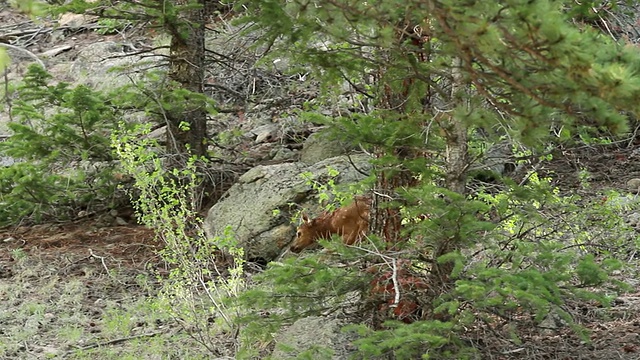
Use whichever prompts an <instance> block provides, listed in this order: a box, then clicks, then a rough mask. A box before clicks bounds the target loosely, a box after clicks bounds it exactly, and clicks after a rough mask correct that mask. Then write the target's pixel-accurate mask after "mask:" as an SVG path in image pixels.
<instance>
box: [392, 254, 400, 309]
mask: <svg viewBox="0 0 640 360" xmlns="http://www.w3.org/2000/svg"><path fill="white" fill-rule="evenodd" d="M396 262H397V260H396V259H391V264H392V265H393V273H392V274H391V281H393V289H394V290H395V293H396V294H395V296H394V298H393V304H391V305H389V307H390V308H394V307H398V304H399V303H400V285H399V284H398V265H397V263H396Z"/></svg>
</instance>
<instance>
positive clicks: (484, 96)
mask: <svg viewBox="0 0 640 360" xmlns="http://www.w3.org/2000/svg"><path fill="white" fill-rule="evenodd" d="M596 5H597V2H590V3H587V4H584V3H581V4H576V3H575V2H572V1H554V0H533V1H517V0H516V1H502V2H491V1H485V2H481V1H456V0H443V1H429V0H408V1H405V0H402V1H400V0H378V1H342V0H338V1H333V0H331V1H330V0H326V1H322V0H320V1H313V2H309V1H300V0H297V1H295V0H294V1H284V0H282V1H279V0H255V1H253V0H252V1H242V2H241V6H244V7H246V8H247V9H248V11H249V14H250V15H249V17H248V19H247V21H248V22H249V23H252V24H254V29H260V31H263V33H264V40H265V41H266V42H267V43H269V44H270V45H273V47H278V46H279V47H280V48H281V49H282V51H283V52H284V53H286V54H287V56H289V57H291V58H293V60H292V61H294V62H298V63H299V64H300V66H301V67H303V68H305V69H312V70H315V72H314V74H315V76H317V78H318V79H319V80H320V82H321V85H322V88H323V89H324V95H325V96H326V97H327V98H332V97H334V96H336V89H338V91H341V90H342V89H343V88H344V84H345V83H346V84H349V85H350V86H352V88H353V89H354V91H355V92H357V94H358V95H357V100H359V101H360V104H361V105H362V106H361V107H362V108H363V111H361V112H354V113H352V114H350V115H348V116H344V117H342V118H338V119H326V118H325V119H323V120H321V121H324V122H325V123H328V124H331V125H332V127H333V128H334V129H335V130H336V131H335V134H336V136H341V137H343V138H347V139H349V140H351V141H353V142H355V143H360V144H362V145H364V146H365V147H368V148H369V149H371V150H373V153H374V154H375V155H376V159H375V160H374V164H375V169H376V170H375V174H374V176H375V178H376V180H375V187H374V188H373V194H374V196H375V198H376V201H375V202H374V204H375V205H374V206H375V208H374V209H373V215H372V221H371V231H372V237H373V241H374V242H375V240H376V238H378V239H380V243H382V244H385V247H386V249H387V250H386V252H384V253H383V254H382V256H381V257H383V256H386V259H391V258H394V259H396V260H401V259H400V258H399V256H400V255H393V254H398V253H397V252H395V253H394V252H393V251H396V250H402V252H401V253H402V254H405V255H402V257H404V258H407V259H409V260H413V261H414V262H417V261H416V260H419V262H420V263H421V264H422V268H421V270H420V274H421V275H420V276H421V277H423V278H424V279H426V284H427V285H426V287H428V290H425V291H422V292H420V294H421V296H423V297H422V298H420V299H419V300H418V302H419V304H420V306H422V308H423V310H425V311H424V313H423V314H422V315H421V316H420V318H421V319H422V320H425V321H427V323H425V322H423V321H420V322H416V323H413V324H411V325H407V326H409V328H405V327H403V326H401V325H397V324H393V325H391V324H387V325H386V326H387V327H386V329H387V330H384V331H383V332H379V333H373V334H371V333H367V332H364V331H363V334H368V335H367V336H368V340H364V341H363V342H361V343H360V345H361V350H363V351H364V352H365V353H368V354H369V355H371V354H380V352H383V351H384V349H386V350H389V349H396V350H397V349H404V350H406V351H408V353H406V352H405V353H403V354H405V355H403V356H405V357H404V358H412V356H416V355H419V354H423V353H421V351H423V348H421V347H419V346H416V343H412V341H417V343H420V342H421V341H422V344H423V345H424V344H431V345H433V346H435V347H441V346H443V342H442V340H443V339H447V338H448V335H446V333H445V331H451V330H452V327H451V326H452V324H459V323H460V322H463V321H467V320H468V319H469V318H473V317H475V316H477V313H474V312H465V310H464V309H462V308H461V307H460V301H471V302H473V303H474V304H476V306H477V308H476V310H477V309H485V310H486V309H489V308H491V309H492V310H491V311H498V312H501V311H503V310H505V309H507V308H510V307H512V306H519V305H521V306H525V307H527V308H530V309H534V310H533V311H534V312H537V314H539V316H544V315H543V314H546V313H548V312H549V308H551V307H554V305H553V304H558V303H559V302H561V298H562V296H563V290H561V289H560V288H559V287H558V285H557V284H559V283H562V284H567V283H570V282H571V281H570V279H571V278H572V275H571V272H572V271H574V270H572V269H574V268H573V267H572V265H571V262H572V261H578V260H577V259H576V255H575V254H568V253H560V252H558V249H559V248H561V246H559V244H558V243H554V242H550V243H541V242H540V241H538V242H530V243H526V242H522V243H520V242H518V243H517V245H513V243H511V245H510V246H511V247H508V246H507V247H503V248H501V249H510V251H514V253H515V254H518V255H514V253H511V254H510V255H509V254H507V252H502V253H501V255H500V256H501V257H500V258H501V259H502V260H501V262H498V261H496V262H495V263H499V264H501V265H502V266H496V267H492V264H494V263H493V262H490V263H489V264H484V263H483V264H482V266H478V267H474V268H473V270H470V271H474V272H475V273H473V276H469V277H468V278H461V276H462V275H461V274H462V272H463V268H464V266H466V265H467V264H468V263H469V261H470V260H471V258H469V257H468V256H467V255H465V254H468V253H469V249H470V248H472V247H473V246H476V243H477V242H478V241H479V240H480V238H479V236H478V234H479V233H480V232H482V233H487V232H488V233H491V234H494V235H492V237H490V238H487V237H483V238H482V239H483V240H482V241H492V242H493V243H492V244H483V245H485V246H487V247H490V248H498V247H499V246H496V243H498V242H499V241H500V240H499V238H500V237H501V236H503V235H501V234H502V233H501V231H503V232H504V231H506V232H507V233H508V232H509V231H511V230H513V228H514V226H522V227H523V228H527V229H529V226H531V229H535V228H536V227H535V226H534V225H532V224H540V223H541V222H542V221H543V219H541V217H540V216H539V215H538V211H540V209H541V208H542V207H543V205H541V204H548V205H549V206H550V207H557V208H559V207H565V206H566V207H570V206H571V205H570V204H569V203H565V202H564V201H562V200H559V199H557V197H556V196H555V194H554V190H553V189H552V188H551V187H550V186H549V185H548V184H547V183H546V182H545V181H544V180H543V179H538V178H537V177H536V176H535V174H532V175H533V176H532V177H531V178H530V179H529V182H528V183H527V184H525V186H524V187H522V186H518V185H517V184H516V183H514V182H513V181H509V180H508V179H505V180H504V181H505V183H506V184H507V185H506V186H505V187H504V190H503V191H504V193H502V194H499V195H498V196H496V197H493V196H488V195H487V194H482V193H478V194H471V193H469V192H468V190H467V182H468V180H469V169H470V167H471V166H472V165H473V161H474V156H472V150H473V148H474V146H475V145H474V142H478V141H481V142H484V143H487V142H497V141H499V139H500V137H501V136H502V137H508V138H510V139H515V140H516V141H518V142H520V143H522V144H525V145H527V146H528V148H529V149H530V150H531V151H534V152H535V151H536V150H539V149H542V148H544V147H545V146H547V145H550V144H551V141H552V140H553V136H554V135H553V134H554V133H560V134H561V136H562V140H567V139H570V138H571V137H572V136H573V135H574V134H576V132H577V130H578V129H581V131H582V130H584V129H588V130H587V131H591V132H592V133H597V132H598V131H602V130H607V131H610V132H611V133H614V134H621V133H624V132H626V131H627V129H628V123H629V118H628V116H633V117H635V116H637V114H638V111H639V110H640V104H639V103H638V102H637V100H636V99H637V98H638V95H639V92H640V76H638V65H637V64H640V62H639V60H640V54H639V53H638V51H637V50H636V49H635V48H633V47H625V46H623V45H620V44H617V43H615V42H614V41H612V40H611V39H610V38H609V37H607V36H604V35H602V34H600V33H599V32H598V31H596V30H594V29H592V28H590V27H588V26H586V25H580V23H579V22H578V21H572V19H573V18H577V17H580V16H588V12H589V9H590V6H596ZM292 50H293V51H292ZM310 117H311V118H313V119H318V116H317V115H310ZM559 130H561V131H559ZM478 132H481V133H483V134H485V137H484V138H481V139H480V140H478V138H477V135H476V134H477V133H478ZM488 199H491V200H488ZM492 209H493V210H492ZM490 211H497V212H498V213H499V219H498V221H488V218H487V216H488V213H489V212H490ZM425 218H426V220H425ZM509 218H510V219H509ZM507 219H509V220H507ZM520 230H522V229H520ZM529 231H530V233H534V231H533V230H527V231H524V233H522V232H520V233H518V232H517V231H514V232H512V233H511V235H509V236H513V238H517V239H519V240H522V239H525V238H527V239H528V236H534V235H523V234H527V233H529ZM530 233H529V234H530ZM378 248H379V247H378ZM533 249H535V251H534V250H533ZM340 251H342V252H343V254H345V256H346V257H344V258H342V261H346V259H349V258H350V257H349V256H355V255H354V253H353V252H350V251H348V250H345V249H342V250H340ZM496 251H497V252H500V251H502V250H496ZM365 254H366V253H365ZM385 254H387V255H385ZM407 254H408V255H407ZM523 254H532V255H531V257H530V258H527V257H522V258H521V257H520V256H522V255H523ZM533 254H537V255H533ZM540 254H545V255H544V256H542V255H540ZM360 256H363V255H360ZM368 259H369V260H370V259H371V257H370V256H369V257H368ZM309 261H311V260H309V259H305V260H304V262H299V263H298V262H295V261H292V262H291V263H287V266H290V268H288V269H287V270H286V271H285V270H283V267H282V266H280V267H277V268H276V267H274V268H272V269H271V270H272V272H271V273H269V272H267V274H269V275H265V278H264V281H265V282H266V283H267V284H272V285H273V286H276V288H275V289H277V290H271V291H282V292H291V293H296V291H302V292H308V293H309V294H315V295H314V296H320V294H321V293H322V291H321V289H329V288H332V287H331V286H332V285H330V284H334V283H330V280H327V277H326V271H325V270H322V274H323V277H322V279H320V278H319V277H318V278H314V280H315V281H318V283H316V284H315V285H317V286H318V288H316V290H311V289H309V288H308V286H312V285H310V284H309V282H306V283H304V284H305V285H303V283H302V282H301V281H302V280H300V281H298V279H293V278H290V280H289V282H288V283H287V284H283V283H282V282H281V281H282V280H280V279H279V278H277V276H279V275H281V276H283V277H284V276H286V275H285V272H289V275H290V273H291V272H293V273H297V272H303V271H305V270H303V269H307V270H306V271H308V272H309V273H312V272H314V271H316V272H317V274H318V276H320V275H319V274H320V273H321V271H320V270H313V269H315V267H317V266H318V265H317V264H314V265H313V266H311V265H310V264H309ZM579 261H582V260H579ZM585 261H586V260H585ZM400 263H401V262H399V261H397V262H393V265H394V271H396V270H397V269H396V265H397V264H400ZM505 263H509V264H510V265H509V266H508V268H509V269H510V270H505V268H504V264H505ZM524 263H526V264H528V265H527V266H530V267H531V268H530V269H527V270H524V269H525V268H526V266H523V264H524ZM551 263H554V264H555V265H550V264H551ZM574 265H575V264H574ZM589 265H591V261H589ZM583 266H586V265H583ZM586 267H588V268H590V266H586ZM605 267H606V266H605ZM550 269H553V270H550ZM398 271H399V270H398ZM465 271H467V270H465ZM341 276H342V278H343V279H344V278H346V277H345V275H341ZM385 276H387V273H385V272H384V271H380V272H378V274H377V275H374V276H373V277H372V278H369V279H373V280H372V281H373V284H375V283H376V281H378V282H377V284H378V285H380V284H381V283H380V281H379V279H382V278H385ZM269 277H272V278H273V277H276V278H277V279H276V280H273V279H271V278H269ZM376 279H378V280H376ZM406 279H413V278H412V277H410V276H408V277H407V278H406ZM337 282H338V283H340V284H342V285H343V290H345V291H347V290H346V289H344V287H346V288H349V286H348V285H347V284H345V283H344V282H339V281H337ZM360 284H362V283H360ZM490 284H491V285H490ZM495 284H500V285H497V286H496V285H495ZM414 285H416V286H418V287H420V285H419V283H418V282H417V281H415V282H414ZM303 286H304V288H303ZM353 286H357V284H353ZM568 286H569V287H571V286H572V285H568ZM287 287H288V289H289V290H287ZM375 288H376V286H374V289H375ZM521 288H522V289H527V290H525V291H522V290H521ZM332 289H333V288H332ZM351 289H353V288H351ZM401 289H402V287H401ZM572 289H573V290H571V291H572V294H574V295H576V294H580V296H587V295H586V294H585V293H584V292H580V291H579V290H577V289H576V288H575V287H572ZM267 292H268V291H267ZM496 292H497V293H498V294H499V295H498V296H494V295H495V293H496ZM365 293H366V290H365ZM251 296H253V298H254V299H255V297H256V296H258V295H257V294H256V293H253V294H251ZM332 296H335V294H334V295H332ZM528 296H529V297H528ZM576 296H577V295H576ZM458 297H460V298H458ZM534 298H535V300H532V299H534ZM460 299H464V300H460ZM514 299H515V300H514ZM318 302H319V303H322V301H320V300H318ZM505 304H506V305H505ZM395 305H398V304H397V303H396V304H395ZM268 306H269V305H265V307H268ZM280 306H291V307H293V306H300V303H297V304H288V305H285V304H283V303H280ZM503 306H504V308H503ZM496 309H499V310H496ZM379 310H380V308H379V307H378V308H376V310H374V312H375V311H379ZM558 311H560V310H558ZM540 314H542V315H540ZM565 315H566V314H565ZM465 319H467V320H465ZM254 320H255V319H254ZM443 324H444V326H443ZM426 328H428V329H430V330H431V331H432V333H431V334H430V335H431V336H434V337H435V336H436V334H441V335H443V337H442V338H437V339H435V338H434V337H432V338H429V337H428V336H427V335H426V333H424V331H425V329H426ZM374 330H375V329H374ZM381 331H382V330H381ZM420 332H423V335H424V337H420V336H421V335H418V334H419V333H420ZM408 333H411V334H412V338H413V340H411V341H409V340H408V339H405V338H403V337H406V336H407V334H408ZM385 338H386V339H389V341H388V342H383V341H382V340H381V339H385ZM418 338H419V340H417V339H418ZM405 340H406V341H405ZM403 341H404V342H403ZM446 342H447V341H444V343H446ZM383 343H384V345H382V344H383ZM374 344H378V345H375V346H374ZM385 346H386V348H384V347H385ZM371 347H376V350H375V351H374V350H371ZM365 348H367V349H369V350H371V351H370V352H367V351H369V350H366V349H365ZM383 348H384V349H383ZM376 351H377V352H376ZM394 351H395V350H394ZM397 354H398V353H397ZM407 354H410V355H407Z"/></svg>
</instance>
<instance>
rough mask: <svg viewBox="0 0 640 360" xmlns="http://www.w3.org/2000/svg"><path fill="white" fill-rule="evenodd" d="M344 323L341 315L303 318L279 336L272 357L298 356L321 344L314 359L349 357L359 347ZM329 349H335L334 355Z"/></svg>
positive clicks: (338, 359) (291, 357) (333, 350)
mask: <svg viewBox="0 0 640 360" xmlns="http://www.w3.org/2000/svg"><path fill="white" fill-rule="evenodd" d="M343 325H344V324H343V323H342V322H341V321H339V320H337V319H331V318H325V317H319V316H311V317H307V318H303V319H300V320H298V321H296V322H295V323H293V324H292V325H291V326H289V327H288V328H287V329H285V330H283V331H282V332H281V333H280V334H278V335H277V336H276V348H275V350H274V351H273V354H272V358H273V359H297V358H298V356H299V355H300V353H302V352H303V351H306V350H310V349H311V348H317V349H318V350H312V351H313V354H310V355H311V356H312V357H311V358H313V359H332V360H342V359H349V358H350V356H351V355H353V354H354V352H355V348H354V347H353V346H352V345H351V340H352V339H351V336H349V334H345V333H343V332H342V331H341V328H342V326H343ZM326 350H329V351H332V355H331V356H329V354H328V353H327V352H326ZM305 355H307V354H305ZM305 358H308V357H305Z"/></svg>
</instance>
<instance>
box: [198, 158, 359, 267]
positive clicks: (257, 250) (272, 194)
mask: <svg viewBox="0 0 640 360" xmlns="http://www.w3.org/2000/svg"><path fill="white" fill-rule="evenodd" d="M369 160H370V159H369V157H368V156H366V155H353V156H351V160H350V159H349V158H348V157H347V156H338V157H333V158H330V159H326V160H323V161H320V162H318V163H316V164H314V165H312V166H309V165H306V164H304V163H302V162H295V163H283V164H277V165H269V166H262V165H261V166H257V167H255V168H253V169H251V170H249V171H247V172H246V173H245V174H244V175H242V176H241V177H240V179H239V181H238V182H237V183H236V184H234V185H233V186H232V187H231V188H230V189H229V190H228V191H227V193H226V194H225V195H224V196H223V198H222V199H220V201H218V203H216V204H215V205H214V206H213V207H212V208H211V209H210V210H209V213H208V215H207V217H206V219H205V221H204V227H205V231H206V233H207V235H208V236H209V237H214V236H219V235H221V234H223V232H224V229H225V228H226V227H227V226H230V227H231V229H232V230H233V232H234V233H235V236H236V238H237V240H238V242H239V244H240V246H242V247H244V249H245V254H246V255H247V258H248V259H249V260H254V261H271V260H274V259H276V258H277V257H278V256H279V255H280V254H281V253H282V251H283V249H285V248H287V247H288V245H289V243H290V242H291V241H292V240H293V237H294V235H295V226H294V225H293V224H291V215H292V214H293V213H294V212H295V211H296V210H297V208H296V207H295V206H294V207H293V208H292V204H293V205H295V204H300V203H304V201H305V200H308V199H309V198H310V194H312V193H313V188H312V186H311V185H309V184H307V181H306V180H305V179H304V178H303V177H302V174H303V173H309V174H310V176H311V178H313V179H315V180H319V181H323V180H322V179H326V178H327V177H328V175H327V168H328V167H331V168H333V169H335V170H337V171H338V172H339V175H338V176H337V177H336V178H335V179H334V182H335V183H336V184H340V183H353V182H357V181H359V180H361V179H363V178H364V175H363V174H362V173H361V172H360V171H369V170H370V168H371V166H370V164H369ZM352 162H353V164H355V165H356V167H357V169H356V168H354V166H353V165H352Z"/></svg>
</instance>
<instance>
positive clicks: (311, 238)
mask: <svg viewBox="0 0 640 360" xmlns="http://www.w3.org/2000/svg"><path fill="white" fill-rule="evenodd" d="M301 218H302V224H300V226H298V232H297V233H296V240H295V241H294V242H293V244H291V248H290V250H291V251H292V252H294V253H299V252H300V251H302V250H304V249H306V248H307V247H309V246H311V245H312V244H313V243H314V242H315V241H316V239H317V238H318V232H319V231H320V229H318V223H317V219H313V220H311V219H309V217H308V216H307V214H305V213H302V217H301Z"/></svg>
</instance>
